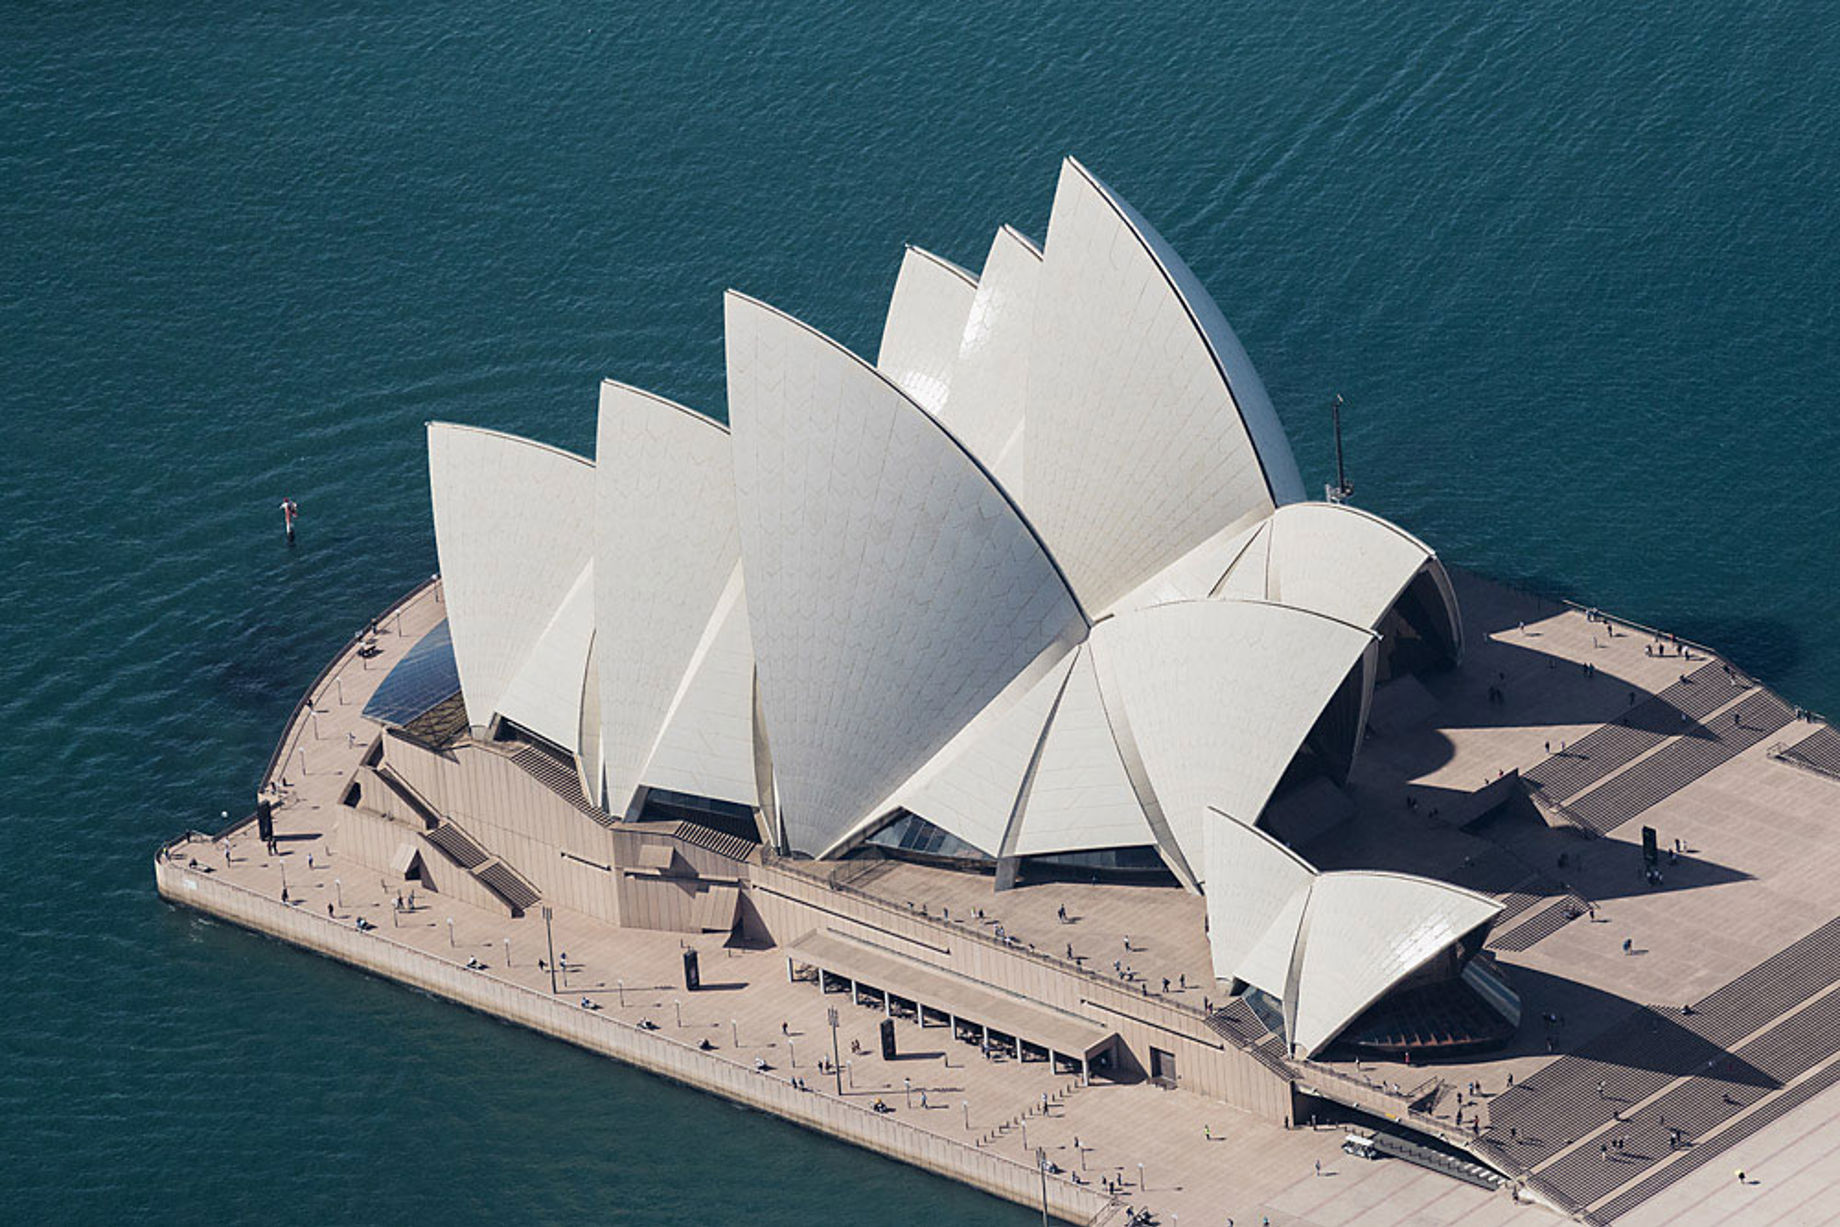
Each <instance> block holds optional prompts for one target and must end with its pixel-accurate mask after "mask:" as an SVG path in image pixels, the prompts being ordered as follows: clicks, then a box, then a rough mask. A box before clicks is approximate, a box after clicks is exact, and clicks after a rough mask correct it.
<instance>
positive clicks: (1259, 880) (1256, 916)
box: [1202, 809, 1316, 996]
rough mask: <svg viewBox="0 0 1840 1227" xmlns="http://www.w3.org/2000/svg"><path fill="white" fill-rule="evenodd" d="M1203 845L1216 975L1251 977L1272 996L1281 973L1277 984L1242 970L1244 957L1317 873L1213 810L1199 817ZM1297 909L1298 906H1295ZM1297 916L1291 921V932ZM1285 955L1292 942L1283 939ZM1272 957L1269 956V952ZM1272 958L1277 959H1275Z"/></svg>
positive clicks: (1257, 832) (1279, 988)
mask: <svg viewBox="0 0 1840 1227" xmlns="http://www.w3.org/2000/svg"><path fill="white" fill-rule="evenodd" d="M1202 824H1203V827H1204V828H1205V835H1204V843H1205V845H1206V848H1207V916H1208V944H1209V947H1210V948H1211V951H1212V954H1213V957H1214V975H1215V976H1216V977H1218V978H1219V979H1222V980H1230V979H1232V978H1234V977H1235V976H1237V977H1239V978H1240V979H1242V980H1248V981H1251V982H1252V983H1253V984H1255V985H1257V986H1258V987H1259V988H1262V989H1265V991H1266V992H1269V993H1272V994H1273V995H1275V996H1282V995H1283V992H1284V983H1283V973H1282V972H1280V973H1279V978H1278V981H1277V987H1276V988H1275V989H1274V988H1272V987H1270V985H1268V984H1266V983H1263V982H1261V980H1254V979H1253V977H1252V976H1250V975H1248V974H1246V971H1245V966H1246V962H1247V956H1248V955H1249V954H1250V953H1251V952H1252V951H1253V949H1254V947H1255V946H1257V945H1258V943H1259V939H1260V938H1262V937H1263V936H1264V935H1265V934H1266V932H1267V931H1269V930H1270V929H1271V928H1272V927H1273V922H1274V920H1276V919H1278V918H1279V916H1280V914H1281V913H1283V912H1284V911H1285V910H1286V904H1289V903H1291V902H1292V900H1293V899H1295V898H1296V896H1297V895H1298V894H1299V893H1300V892H1307V891H1308V889H1309V885H1310V879H1311V878H1312V877H1314V876H1315V873H1316V871H1315V870H1314V869H1312V868H1311V867H1310V865H1309V864H1308V863H1307V862H1306V861H1304V859H1303V858H1302V857H1300V856H1298V855H1297V854H1296V853H1295V852H1292V851H1291V850H1290V849H1289V848H1287V847H1285V846H1284V845H1283V844H1281V843H1279V842H1278V841H1277V840H1275V839H1273V838H1272V837H1271V836H1269V835H1267V834H1266V833H1265V832H1263V831H1261V830H1259V829H1258V828H1257V827H1253V826H1248V825H1246V824H1245V823H1243V822H1238V821H1235V820H1234V819H1232V818H1229V817H1228V816H1227V815H1225V814H1223V813H1221V812H1220V811H1219V810H1217V809H1209V810H1208V811H1207V813H1206V815H1205V816H1204V817H1203V819H1202ZM1297 910H1298V911H1299V913H1300V908H1299V909H1297ZM1296 931H1297V920H1296V918H1292V919H1291V920H1290V933H1291V935H1292V936H1294V935H1295V934H1296ZM1282 945H1283V950H1284V958H1285V960H1286V961H1288V959H1289V948H1290V943H1289V942H1288V941H1284V942H1283V943H1282ZM1268 957H1270V956H1268ZM1273 961H1275V959H1274V960H1273Z"/></svg>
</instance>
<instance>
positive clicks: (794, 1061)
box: [786, 1039, 799, 1069]
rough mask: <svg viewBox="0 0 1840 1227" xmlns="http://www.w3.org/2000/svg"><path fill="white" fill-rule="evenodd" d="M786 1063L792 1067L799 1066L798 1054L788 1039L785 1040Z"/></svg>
mask: <svg viewBox="0 0 1840 1227" xmlns="http://www.w3.org/2000/svg"><path fill="white" fill-rule="evenodd" d="M786 1064H787V1065H790V1066H791V1067H792V1068H793V1069H797V1068H798V1067H799V1054H798V1053H797V1052H796V1051H795V1050H794V1049H793V1047H792V1041H791V1040H790V1039H788V1040H787V1041H786Z"/></svg>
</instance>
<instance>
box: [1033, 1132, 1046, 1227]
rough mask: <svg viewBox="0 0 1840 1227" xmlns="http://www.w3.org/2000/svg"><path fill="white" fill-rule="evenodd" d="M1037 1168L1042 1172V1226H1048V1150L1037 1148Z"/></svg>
mask: <svg viewBox="0 0 1840 1227" xmlns="http://www.w3.org/2000/svg"><path fill="white" fill-rule="evenodd" d="M1035 1170H1036V1171H1037V1172H1040V1173H1041V1227H1048V1152H1047V1151H1045V1150H1043V1149H1042V1148H1041V1147H1039V1146H1037V1147H1036V1148H1035Z"/></svg>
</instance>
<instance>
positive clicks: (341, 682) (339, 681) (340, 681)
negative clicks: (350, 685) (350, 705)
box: [332, 673, 345, 707]
mask: <svg viewBox="0 0 1840 1227" xmlns="http://www.w3.org/2000/svg"><path fill="white" fill-rule="evenodd" d="M332 681H333V683H334V684H335V685H336V686H338V688H339V706H340V707H343V706H345V675H344V674H343V673H341V674H339V675H338V676H337V677H335V678H333V679H332Z"/></svg>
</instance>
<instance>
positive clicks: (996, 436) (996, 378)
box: [939, 226, 1041, 497]
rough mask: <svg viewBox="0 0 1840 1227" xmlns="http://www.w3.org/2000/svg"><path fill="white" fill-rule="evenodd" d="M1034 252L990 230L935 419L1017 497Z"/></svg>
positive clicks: (1036, 264)
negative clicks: (947, 391) (947, 392)
mask: <svg viewBox="0 0 1840 1227" xmlns="http://www.w3.org/2000/svg"><path fill="white" fill-rule="evenodd" d="M1040 277H1041V250H1040V249H1039V248H1038V247H1036V246H1035V244H1033V243H1031V242H1030V241H1029V240H1028V239H1027V238H1025V237H1024V236H1023V235H1022V233H1021V232H1020V231H1018V230H1015V229H1012V228H1011V227H1009V226H1005V227H1003V228H1002V229H1001V230H999V231H997V237H996V238H995V239H993V240H992V241H991V244H990V254H989V255H988V256H986V257H985V259H984V274H983V276H982V277H980V278H979V279H978V286H977V294H976V295H975V296H974V297H973V298H972V300H971V312H970V315H969V317H968V318H967V319H966V320H965V327H964V332H963V336H962V337H961V338H960V339H959V345H958V364H957V366H956V367H954V368H953V372H952V395H951V398H950V399H949V400H948V401H947V402H946V406H945V410H944V411H943V412H941V413H940V414H939V420H940V421H942V422H944V423H945V424H946V427H947V429H949V430H951V432H952V433H953V434H955V435H957V436H958V439H959V442H961V443H963V444H964V445H965V449H966V450H967V451H969V452H970V453H971V454H972V455H973V456H976V457H977V458H978V459H979V460H981V461H983V463H984V467H985V468H987V469H989V470H990V471H991V472H992V473H994V474H996V477H997V480H998V481H1000V482H1002V483H1003V486H1004V488H1005V489H1007V490H1009V491H1010V493H1011V494H1012V495H1015V496H1017V497H1021V495H1022V489H1021V478H1022V471H1021V470H1022V450H1021V439H1020V436H1021V433H1022V429H1023V424H1022V406H1023V401H1024V399H1025V397H1026V396H1027V394H1028V386H1029V346H1030V341H1031V336H1032V333H1033V329H1034V320H1035V284H1036V282H1037V281H1038V280H1039V279H1040Z"/></svg>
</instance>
